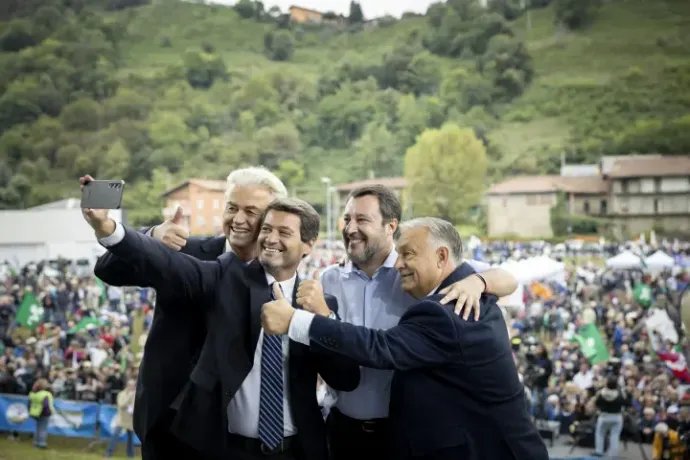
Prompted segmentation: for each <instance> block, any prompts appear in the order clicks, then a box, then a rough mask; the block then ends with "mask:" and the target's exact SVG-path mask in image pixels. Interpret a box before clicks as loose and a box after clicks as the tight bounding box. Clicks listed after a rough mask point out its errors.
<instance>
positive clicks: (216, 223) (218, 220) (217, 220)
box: [213, 216, 223, 228]
mask: <svg viewBox="0 0 690 460" xmlns="http://www.w3.org/2000/svg"><path fill="white" fill-rule="evenodd" d="M221 225H223V220H222V219H221V218H220V216H213V226H214V227H219V228H220V226H221Z"/></svg>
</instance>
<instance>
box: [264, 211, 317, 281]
mask: <svg viewBox="0 0 690 460" xmlns="http://www.w3.org/2000/svg"><path fill="white" fill-rule="evenodd" d="M301 225H302V222H301V219H300V217H299V216H298V215H296V214H292V213H289V212H284V211H277V210H273V209H271V210H269V211H268V212H267V213H266V217H265V219H264V222H263V224H262V225H261V229H260V231H259V238H258V241H257V244H258V248H259V262H261V265H262V266H263V267H264V268H265V269H266V271H267V272H269V273H270V274H271V275H273V276H274V277H275V278H276V279H278V280H279V281H282V280H281V279H279V276H281V274H282V275H284V278H285V277H286V278H285V279H289V278H291V277H292V275H293V274H294V273H295V271H296V270H297V266H298V265H299V263H300V261H301V260H302V258H303V257H304V256H306V255H308V254H310V253H311V250H312V247H313V245H314V242H313V241H310V242H306V243H305V242H303V241H302V234H301V231H300V229H301Z"/></svg>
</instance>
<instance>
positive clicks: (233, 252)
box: [225, 238, 254, 265]
mask: <svg viewBox="0 0 690 460" xmlns="http://www.w3.org/2000/svg"><path fill="white" fill-rule="evenodd" d="M225 252H229V253H231V254H235V251H233V250H232V246H230V241H228V240H227V238H226V239H225ZM235 255H237V254H235ZM253 261H254V259H251V260H248V261H246V262H245V263H244V264H245V265H249V264H250V263H252V262H253Z"/></svg>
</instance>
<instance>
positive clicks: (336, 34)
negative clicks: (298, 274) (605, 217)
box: [0, 0, 690, 223]
mask: <svg viewBox="0 0 690 460" xmlns="http://www.w3.org/2000/svg"><path fill="white" fill-rule="evenodd" d="M32 1H36V2H38V0H32ZM122 1H125V0H122ZM127 1H130V0H127ZM39 3H41V4H51V3H52V4H56V5H58V6H56V11H53V12H50V13H48V12H46V11H45V8H46V7H44V8H43V9H42V10H41V11H40V14H39V13H36V14H31V15H29V16H30V17H27V18H26V19H22V18H21V17H19V18H17V17H15V18H12V17H10V18H5V19H6V22H5V23H0V46H1V48H0V49H4V50H5V52H2V53H0V68H2V71H0V94H2V97H0V134H1V136H0V206H5V207H16V206H27V205H31V204H35V203H39V202H43V201H47V200H51V199H55V198H59V196H56V195H60V196H64V195H69V194H73V193H74V192H73V191H74V187H72V185H71V184H72V181H73V178H74V177H75V176H77V175H78V174H81V173H85V172H91V173H93V174H96V175H98V176H100V177H123V178H125V179H126V180H127V181H128V182H130V183H133V184H134V187H133V188H130V189H129V191H128V203H126V204H127V205H128V206H129V207H130V208H134V210H135V212H133V213H131V214H130V215H131V216H133V217H134V220H135V221H136V222H138V223H144V222H147V221H155V220H157V219H158V218H159V217H158V209H159V200H158V198H157V194H158V193H159V192H160V191H161V190H163V189H165V187H166V185H169V184H171V183H174V182H175V181H177V180H179V179H180V178H182V177H189V176H205V177H210V178H223V177H225V175H227V173H228V172H229V171H230V170H231V169H233V168H235V167H238V166H240V165H244V164H256V163H260V164H265V165H267V166H268V167H271V168H272V169H274V170H276V171H278V174H279V175H280V176H281V178H283V179H284V180H285V181H286V183H287V184H288V185H289V186H290V188H292V189H293V190H295V191H297V192H298V193H299V194H300V195H302V196H305V197H306V198H308V199H310V200H312V201H314V202H316V203H317V204H318V202H319V201H320V200H321V199H322V195H323V193H322V185H321V182H320V178H321V177H322V176H329V177H331V178H333V180H334V182H341V181H350V180H356V179H361V178H363V177H365V176H366V175H368V174H369V172H370V171H373V172H374V173H375V174H376V175H377V176H390V175H399V174H402V173H403V156H404V153H405V151H406V149H407V148H408V147H410V146H411V145H412V144H413V143H414V142H415V138H416V136H417V135H419V134H420V133H422V132H423V131H424V130H425V129H428V128H434V127H438V126H440V125H441V124H442V123H444V122H446V121H451V122H455V123H457V124H459V125H466V126H470V127H473V128H475V130H476V131H477V132H478V133H479V134H481V135H483V136H484V140H485V141H486V142H487V154H488V157H489V165H490V168H489V174H490V177H491V179H490V180H498V179H500V178H501V177H503V176H505V175H512V174H518V173H544V172H553V171H556V170H557V168H558V164H559V162H560V156H561V153H562V152H566V154H567V158H568V160H569V161H594V160H595V159H596V158H598V156H599V155H601V154H620V153H623V154H625V153H630V152H633V151H638V152H662V153H668V154H683V153H687V152H688V150H690V53H689V52H688V51H687V50H690V36H689V35H688V34H687V32H686V31H687V30H690V4H689V3H688V2H686V1H683V0H666V1H649V0H646V1H645V0H610V1H607V2H604V3H603V5H602V6H601V8H599V9H598V10H597V12H596V14H595V15H594V19H593V22H592V24H591V25H590V26H589V27H587V28H585V29H583V30H579V31H567V30H564V29H562V28H561V27H558V26H556V22H555V20H554V8H553V6H549V7H547V8H543V9H536V10H531V11H529V13H528V14H522V15H521V16H520V17H519V18H518V19H517V20H514V21H510V22H507V23H506V25H504V26H502V27H507V28H509V29H510V32H509V33H512V34H513V35H514V36H515V37H516V40H524V43H525V46H526V49H527V51H528V53H529V55H530V56H531V63H529V62H526V61H524V60H523V61H521V62H517V61H518V60H519V59H517V57H516V55H514V54H512V53H514V52H516V51H515V50H518V51H519V48H516V46H517V45H514V43H517V42H516V41H510V44H509V45H505V46H504V47H503V48H501V47H500V46H499V45H496V44H494V41H495V40H496V39H492V41H490V42H489V45H488V48H486V51H484V49H483V48H482V49H480V50H477V49H474V48H473V49H474V53H468V52H467V49H466V51H465V52H463V53H455V54H453V53H440V52H439V53H436V54H433V53H429V52H428V51H425V50H424V46H423V44H424V43H427V42H428V40H429V39H430V38H429V37H431V36H432V35H433V34H434V33H438V31H439V30H440V28H439V27H435V26H433V25H431V24H430V21H431V19H430V18H429V17H412V18H407V19H402V20H399V21H394V22H392V23H386V24H384V25H382V26H380V27H373V28H366V27H362V26H359V27H346V28H340V27H334V26H292V27H291V28H290V30H289V31H286V30H279V29H277V28H276V22H275V21H272V20H266V19H264V20H262V21H257V20H255V19H243V18H242V17H240V15H239V14H238V13H237V12H236V11H235V10H234V9H232V8H229V7H222V6H207V5H198V4H192V3H187V2H178V1H174V0H159V1H156V2H154V3H153V4H149V5H144V6H139V7H132V8H125V9H122V10H120V11H116V12H102V11H101V10H88V9H87V10H83V11H81V12H79V13H75V12H73V11H71V10H65V9H64V7H60V6H59V5H62V0H41V1H40V2H39ZM25 16H26V14H25ZM10 19H14V21H12V22H10ZM444 20H445V19H444ZM482 20H484V19H482ZM22 21H23V23H24V24H23V25H18V24H17V22H22ZM27 21H29V22H28V23H27ZM27 24H28V25H27ZM444 24H445V23H444ZM20 26H21V27H20ZM22 27H24V29H22ZM443 27H445V25H444V26H443ZM462 27H470V26H468V25H467V24H464V25H463V26H462ZM471 27H474V26H471ZM22 30H23V32H22ZM463 30H465V29H463ZM18 31H19V32H18ZM10 32H11V33H10ZM22 33H24V35H22ZM269 33H273V34H274V35H272V37H273V42H272V45H270V46H269V50H268V51H266V48H265V36H266V34H269ZM27 35H28V38H27ZM286 35H287V36H288V37H287V38H286ZM8 36H9V37H10V39H8V38H7V37H8ZM13 40H14V41H13ZM22 40H25V41H24V42H22ZM26 40H29V42H32V44H31V46H29V47H27V46H26ZM281 40H282V41H283V42H284V41H285V40H287V41H289V42H290V44H291V46H288V48H290V49H291V52H289V53H288V54H287V56H284V58H285V59H283V60H277V59H275V56H274V59H271V58H270V56H269V55H270V54H271V53H274V54H275V52H274V51H272V50H275V49H278V47H279V45H281V43H282V44H284V43H283V42H281V43H278V42H280V41H281ZM7 43H9V45H7ZM17 43H19V45H17ZM276 43H278V44H276ZM20 45H21V46H20ZM12 46H15V48H17V49H20V51H19V52H11V51H12V49H11V48H12ZM8 47H9V48H10V49H8ZM480 48H481V47H480ZM85 50H87V51H88V52H85ZM448 55H453V56H455V57H448ZM480 63H485V64H484V67H483V69H484V70H483V71H481V72H479V71H478V70H477V69H478V67H477V66H478V65H479V64H480ZM486 63H488V64H486ZM504 64H505V65H506V66H507V67H506V68H505V69H503V70H504V74H502V75H498V76H497V74H496V73H495V72H494V73H493V74H492V73H491V72H492V70H491V69H494V68H495V67H496V66H499V67H500V66H501V65H504ZM510 66H513V67H514V68H511V67H510ZM515 66H517V67H515ZM520 66H523V67H522V68H520ZM530 66H531V67H530ZM531 68H533V78H532V79H531V81H530V78H529V76H525V75H526V73H520V72H527V73H529V74H530V76H531ZM460 69H462V70H460ZM486 69H489V70H486ZM511 72H513V73H511ZM515 72H518V73H520V75H522V77H520V78H522V81H521V83H520V85H518V86H521V87H520V88H519V89H515V90H512V89H511V91H508V90H507V89H506V88H509V89H510V87H511V86H510V85H511V84H512V83H511V82H507V83H506V82H505V80H510V78H512V77H513V76H514V75H515ZM502 82H503V83H502ZM501 84H503V85H504V87H503V88H501V87H500V85H501ZM497 85H498V86H497ZM508 93H510V94H508ZM468 95H469V96H471V97H472V98H474V99H472V101H473V102H467V98H468V97H469V96H468ZM93 101H95V103H92V102H93ZM477 101H479V102H477ZM458 193H460V192H458Z"/></svg>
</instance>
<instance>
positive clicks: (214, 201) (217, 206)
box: [213, 200, 220, 209]
mask: <svg viewBox="0 0 690 460" xmlns="http://www.w3.org/2000/svg"><path fill="white" fill-rule="evenodd" d="M218 208H220V200H213V209H218Z"/></svg>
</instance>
